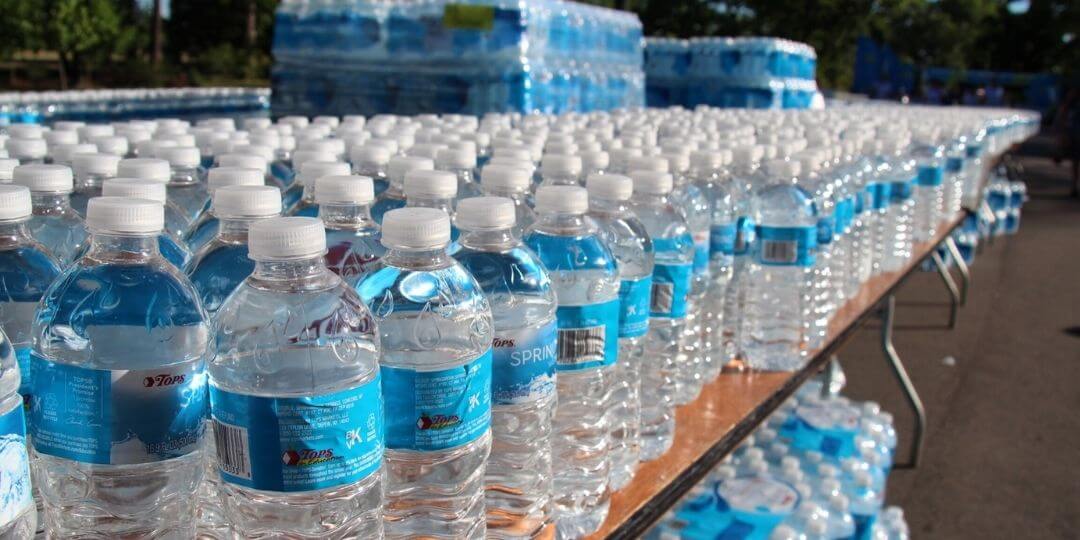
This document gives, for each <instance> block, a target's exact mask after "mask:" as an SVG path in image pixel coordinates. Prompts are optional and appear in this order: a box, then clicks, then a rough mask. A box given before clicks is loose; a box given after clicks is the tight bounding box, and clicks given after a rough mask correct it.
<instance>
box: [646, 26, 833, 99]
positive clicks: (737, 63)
mask: <svg viewBox="0 0 1080 540" xmlns="http://www.w3.org/2000/svg"><path fill="white" fill-rule="evenodd" d="M816 68H817V54H816V53H815V52H814V48H813V47H811V46H809V45H807V44H805V43H798V42H794V41H790V40H786V39H781V38H771V37H697V38H691V39H688V40H687V39H671V38H647V39H646V40H645V77H646V79H645V87H646V103H647V104H648V105H649V106H650V107H668V106H672V105H683V106H687V107H694V106H697V105H709V106H713V107H750V108H758V109H770V108H771V109H779V108H783V109H805V108H809V107H810V106H812V105H814V104H815V102H817V101H820V93H819V92H818V90H817V83H816V82H815V81H814V77H815V71H816Z"/></svg>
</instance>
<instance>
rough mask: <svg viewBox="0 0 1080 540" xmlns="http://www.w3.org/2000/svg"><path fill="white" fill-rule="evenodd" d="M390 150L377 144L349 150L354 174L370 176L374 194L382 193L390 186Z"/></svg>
mask: <svg viewBox="0 0 1080 540" xmlns="http://www.w3.org/2000/svg"><path fill="white" fill-rule="evenodd" d="M390 156H391V154H390V151H389V150H388V149H386V148H382V147H379V146H369V145H367V146H357V147H355V148H353V149H352V151H350V152H349V160H350V162H352V168H353V169H352V170H353V173H354V174H358V175H360V176H367V177H368V178H371V181H372V183H373V185H374V189H375V196H376V197H378V196H379V195H382V193H383V192H384V191H386V188H388V187H390V180H389V176H388V174H389V171H388V168H389V166H390Z"/></svg>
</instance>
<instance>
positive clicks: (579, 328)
mask: <svg viewBox="0 0 1080 540" xmlns="http://www.w3.org/2000/svg"><path fill="white" fill-rule="evenodd" d="M556 318H557V319H558V323H559V350H558V355H557V356H556V361H557V362H558V366H557V368H558V370H559V371H578V370H582V369H595V368H601V367H606V366H610V365H613V364H614V363H615V361H616V360H617V359H618V356H619V300H618V299H617V298H616V299H614V300H611V301H609V302H604V303H601V304H588V305H584V306H559V309H558V310H557V311H556Z"/></svg>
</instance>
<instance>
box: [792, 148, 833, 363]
mask: <svg viewBox="0 0 1080 540" xmlns="http://www.w3.org/2000/svg"><path fill="white" fill-rule="evenodd" d="M798 160H799V166H800V168H801V169H802V174H801V175H799V179H798V185H799V186H800V187H802V188H803V190H804V191H806V192H807V193H809V194H811V196H812V197H813V199H814V212H815V214H816V215H817V233H816V238H815V240H814V243H815V246H816V248H815V250H816V253H815V255H814V269H813V276H814V277H813V289H812V292H811V306H810V311H809V321H808V328H809V332H810V333H809V336H808V342H807V347H808V348H810V349H811V350H816V349H817V348H818V347H820V346H821V345H822V344H823V343H825V339H826V338H827V337H828V334H829V321H830V320H831V319H832V316H833V314H834V313H835V312H836V309H837V307H838V306H837V304H836V297H835V295H834V294H833V277H832V267H833V260H832V257H833V252H832V240H833V233H834V231H835V229H836V226H835V221H836V216H835V207H834V204H833V192H832V183H831V182H829V179H828V178H827V177H824V178H823V177H822V176H820V175H819V174H818V168H819V164H820V158H819V156H818V155H817V153H816V152H803V153H801V154H799V156H798Z"/></svg>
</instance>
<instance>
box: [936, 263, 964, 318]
mask: <svg viewBox="0 0 1080 540" xmlns="http://www.w3.org/2000/svg"><path fill="white" fill-rule="evenodd" d="M930 257H931V258H932V259H933V260H934V266H936V267H937V271H938V274H939V275H940V276H941V280H942V281H944V282H945V287H947V288H948V289H949V300H950V301H951V303H950V304H949V328H956V310H957V308H958V307H959V306H960V291H959V290H958V289H957V288H956V282H955V281H953V277H952V274H950V273H949V267H948V266H946V265H945V261H944V260H942V258H941V254H940V253H938V251H937V249H936V248H935V249H934V251H932V252H931V253H930Z"/></svg>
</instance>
